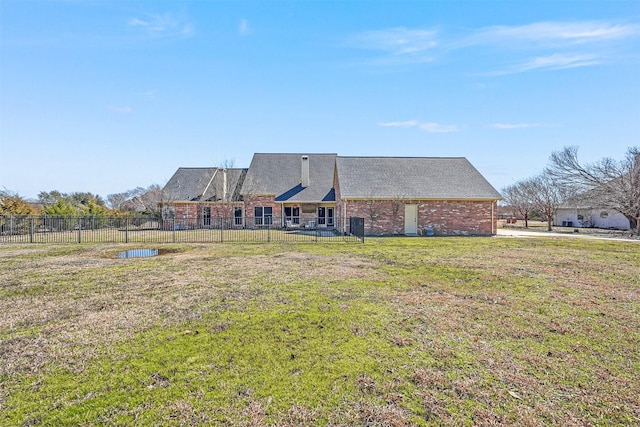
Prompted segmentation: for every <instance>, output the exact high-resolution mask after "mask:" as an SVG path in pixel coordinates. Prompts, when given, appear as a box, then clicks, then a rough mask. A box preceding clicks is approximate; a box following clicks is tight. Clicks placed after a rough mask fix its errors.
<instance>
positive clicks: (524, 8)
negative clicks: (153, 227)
mask: <svg viewBox="0 0 640 427" xmlns="http://www.w3.org/2000/svg"><path fill="white" fill-rule="evenodd" d="M639 135H640V2H639V1H637V0H634V1H615V0H609V1H517V0H513V1H506V0H505V1H479V0H477V1H446V2H444V1H442V2H437V1H415V2H410V1H393V2H391V1H389V2H387V1H348V0H345V1H334V2H330V1H322V2H320V1H296V2H288V1H261V2H248V1H204V0H202V1H152V0H147V1H91V0H83V1H80V0H77V1H75V0H66V1H63V0H60V1H44V0H40V1H29V0H2V1H1V2H0V188H2V189H7V190H10V191H14V192H18V193H19V194H20V195H22V196H24V197H29V198H32V197H36V196H37V194H38V193H39V192H40V191H52V190H58V191H62V192H74V191H87V192H92V193H95V194H100V195H102V196H103V197H104V196H106V195H108V194H111V193H118V192H123V191H125V190H128V189H131V188H135V187H138V186H142V187H146V186H148V185H151V184H160V185H164V184H165V183H166V181H167V180H168V179H169V178H170V177H171V175H172V174H173V173H174V172H175V170H176V169H177V168H178V167H181V166H193V167H195V166H218V165H220V164H222V163H223V162H224V161H225V160H227V161H229V160H231V161H233V162H234V164H235V166H236V167H248V166H249V163H250V161H251V156H252V154H253V153H254V152H300V153H303V152H304V153H314V152H335V153H338V154H340V155H362V156H378V155H380V156H436V157H438V156H444V157H448V156H454V157H457V156H463V157H467V158H468V159H469V160H470V161H471V162H472V163H473V164H474V165H475V166H476V168H477V169H478V170H479V171H480V172H481V173H482V174H483V175H484V176H485V177H486V178H487V179H488V180H489V182H491V183H492V184H493V186H494V187H496V188H497V189H498V190H500V189H501V188H503V187H504V186H506V185H509V184H511V183H513V182H515V181H517V180H519V179H523V178H527V177H530V176H532V175H534V174H536V173H538V172H540V171H541V170H542V169H543V168H544V166H545V165H546V163H547V159H548V157H549V155H550V154H551V152H552V151H555V150H560V149H562V147H563V146H566V145H578V146H579V147H580V155H581V157H582V158H583V159H584V160H585V161H592V160H597V159H599V158H601V157H605V156H609V157H614V158H622V157H623V155H624V153H625V151H626V149H627V148H628V147H630V146H635V145H640V141H639Z"/></svg>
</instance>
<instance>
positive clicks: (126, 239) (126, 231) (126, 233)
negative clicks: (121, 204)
mask: <svg viewBox="0 0 640 427" xmlns="http://www.w3.org/2000/svg"><path fill="white" fill-rule="evenodd" d="M124 242H125V243H129V216H128V215H127V217H126V218H125V221H124Z"/></svg>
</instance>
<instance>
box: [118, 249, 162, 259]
mask: <svg viewBox="0 0 640 427" xmlns="http://www.w3.org/2000/svg"><path fill="white" fill-rule="evenodd" d="M158 255H161V252H160V250H159V249H130V250H128V251H123V252H119V253H118V255H117V256H116V257H117V258H120V259H124V258H150V257H153V256H158Z"/></svg>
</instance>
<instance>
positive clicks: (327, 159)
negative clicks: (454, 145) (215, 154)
mask: <svg viewBox="0 0 640 427" xmlns="http://www.w3.org/2000/svg"><path fill="white" fill-rule="evenodd" d="M220 171H221V170H220V169H217V168H199V169H198V168H180V169H178V172H176V174H175V175H174V177H173V178H171V180H170V181H169V183H167V186H165V190H167V193H168V194H171V192H173V194H174V196H175V197H171V196H168V197H167V199H170V201H171V204H172V205H173V206H174V207H175V217H176V218H182V219H189V220H191V221H194V222H196V223H198V224H201V225H206V224H203V221H204V219H205V218H206V217H207V216H206V214H203V213H202V210H206V209H210V208H214V207H220V209H219V210H216V212H221V214H224V215H230V214H231V210H230V209H227V210H226V211H225V210H224V209H222V208H228V207H231V208H232V209H233V212H234V217H235V221H234V225H235V226H243V227H250V228H253V227H262V226H273V227H283V228H313V229H317V228H330V229H333V228H336V229H338V230H347V229H348V222H349V218H350V217H354V216H357V217H362V218H364V220H365V227H366V231H367V233H368V234H373V235H384V234H388V235H391V234H405V235H417V234H425V233H426V234H437V235H492V234H495V233H496V228H497V216H498V213H497V201H498V200H500V199H501V196H500V194H499V193H498V192H497V191H496V190H495V189H494V188H493V187H492V186H491V184H489V183H488V182H487V180H486V179H484V177H483V176H482V175H481V174H480V173H479V172H478V171H477V170H476V169H475V168H474V167H473V166H472V165H471V163H469V161H468V160H467V159H465V158H429V157H341V156H338V155H337V154H294V153H288V154H277V153H273V154H271V153H257V154H255V155H254V157H253V160H252V161H251V165H250V166H249V168H248V169H247V170H244V169H237V171H244V172H239V173H240V175H239V176H241V177H240V178H239V179H237V180H235V179H231V178H230V176H231V171H232V170H231V169H229V170H228V171H227V174H228V176H227V179H226V183H227V186H224V184H221V185H222V186H221V187H220V186H216V187H215V189H216V191H212V190H211V185H213V184H207V182H212V183H213V182H217V181H216V179H219V178H216V176H220V174H221V172H220ZM242 173H245V174H246V176H245V175H242ZM234 185H235V186H234ZM225 189H226V190H225ZM178 190H179V191H178ZM232 191H233V192H234V193H233V194H234V196H233V197H229V196H227V198H226V199H225V198H224V197H222V199H223V200H221V199H220V197H219V195H220V194H221V192H223V193H225V192H226V193H225V194H227V195H228V194H230V193H231V192H232ZM210 194H212V195H213V196H211V195H210ZM239 218H240V219H239Z"/></svg>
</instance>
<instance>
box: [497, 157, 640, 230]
mask: <svg viewBox="0 0 640 427" xmlns="http://www.w3.org/2000/svg"><path fill="white" fill-rule="evenodd" d="M502 196H503V197H504V203H506V204H507V205H508V206H510V207H511V208H512V209H513V211H514V214H519V215H520V216H522V217H523V218H524V221H525V227H528V220H529V218H530V217H531V215H532V213H534V212H536V213H538V214H540V215H541V216H542V217H543V218H544V219H545V220H546V221H547V229H548V230H549V231H551V230H552V226H553V218H554V215H555V214H556V211H557V210H558V208H559V207H560V206H561V205H562V204H563V203H565V202H568V201H572V202H573V204H575V205H576V206H584V207H590V208H608V209H613V210H615V211H617V212H620V213H621V214H622V215H624V216H625V217H626V218H627V219H628V220H629V224H630V225H631V229H635V230H636V232H637V233H638V234H639V235H640V148H638V147H630V148H628V149H627V152H626V154H625V156H624V158H623V159H622V160H615V159H612V158H609V157H605V158H602V159H600V160H598V161H595V162H592V163H584V162H581V161H580V159H579V158H578V147H576V146H571V147H565V148H564V149H562V150H561V151H555V152H553V153H552V154H551V156H550V157H549V163H548V165H547V167H546V168H545V169H544V170H543V172H542V173H540V174H538V175H536V176H533V177H531V178H527V179H523V180H520V181H518V182H516V183H515V184H512V185H509V186H507V187H505V188H503V189H502Z"/></svg>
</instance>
